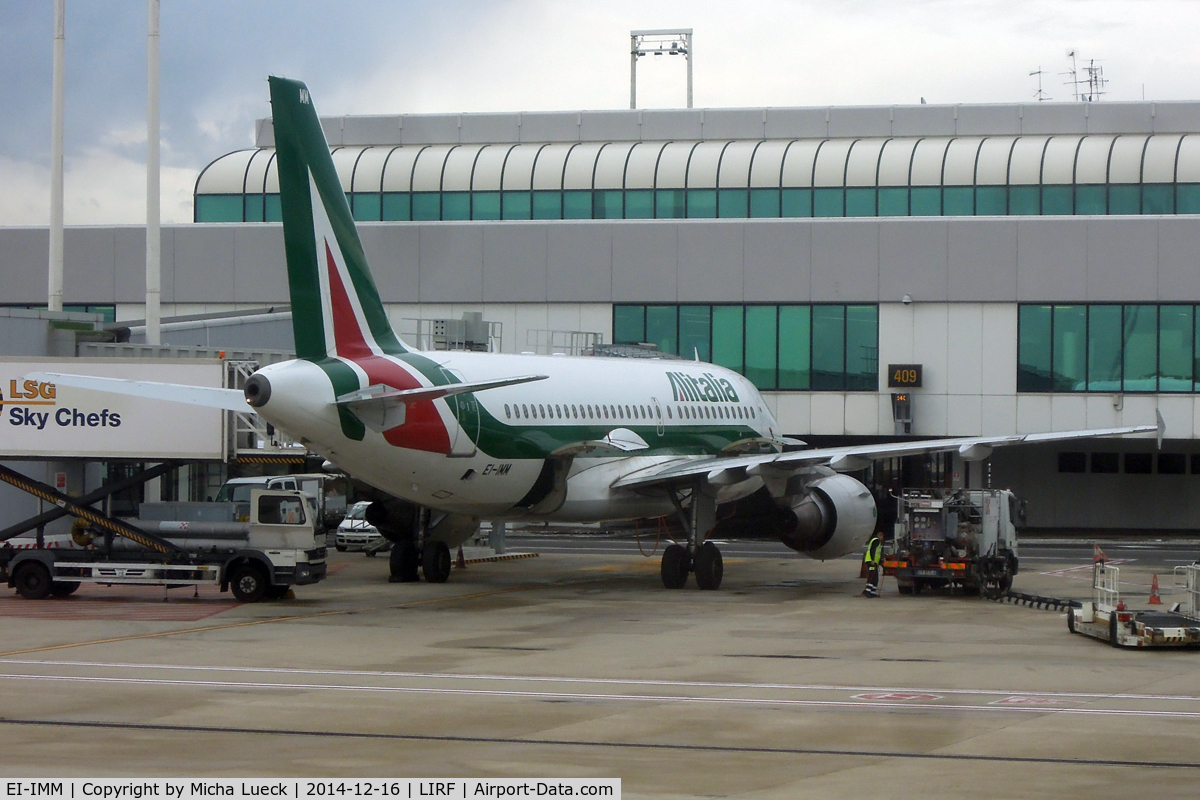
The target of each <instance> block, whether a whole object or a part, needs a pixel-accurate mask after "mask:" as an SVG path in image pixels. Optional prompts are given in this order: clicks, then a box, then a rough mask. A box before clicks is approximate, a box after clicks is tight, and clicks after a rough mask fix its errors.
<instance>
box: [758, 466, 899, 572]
mask: <svg viewBox="0 0 1200 800" xmlns="http://www.w3.org/2000/svg"><path fill="white" fill-rule="evenodd" d="M807 489H808V491H807V492H806V493H805V494H804V495H802V496H801V497H800V499H799V500H797V501H796V502H795V503H793V504H792V507H791V509H784V510H783V511H782V514H781V515H780V517H781V518H780V520H779V522H780V526H779V529H778V530H779V539H780V541H782V542H783V543H784V544H786V545H787V546H788V547H790V548H792V549H793V550H796V551H798V552H801V553H804V555H806V556H808V557H809V558H815V559H819V560H821V561H824V560H826V559H830V558H840V557H841V556H844V555H846V554H847V553H852V552H854V551H855V550H857V549H858V548H859V547H862V545H863V544H864V543H865V542H866V541H867V539H868V538H870V536H871V532H872V531H874V530H875V517H876V514H877V513H878V512H877V509H876V508H875V498H874V497H872V496H871V492H870V491H869V490H868V489H867V487H866V486H863V485H862V484H861V483H859V482H858V481H856V480H854V478H851V477H850V476H849V475H828V476H826V477H823V478H819V479H817V480H815V481H813V482H812V483H810V484H809V485H808V487H807Z"/></svg>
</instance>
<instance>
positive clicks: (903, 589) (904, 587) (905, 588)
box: [896, 583, 916, 597]
mask: <svg viewBox="0 0 1200 800" xmlns="http://www.w3.org/2000/svg"><path fill="white" fill-rule="evenodd" d="M896 588H897V589H899V590H900V594H906V595H909V596H910V597H911V596H912V595H914V594H916V591H914V590H915V587H914V586H913V585H912V584H911V583H897V584H896Z"/></svg>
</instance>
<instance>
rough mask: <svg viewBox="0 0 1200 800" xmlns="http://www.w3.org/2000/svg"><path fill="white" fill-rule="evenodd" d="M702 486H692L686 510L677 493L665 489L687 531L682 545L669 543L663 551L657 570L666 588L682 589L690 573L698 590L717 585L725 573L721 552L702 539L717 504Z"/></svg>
mask: <svg viewBox="0 0 1200 800" xmlns="http://www.w3.org/2000/svg"><path fill="white" fill-rule="evenodd" d="M702 489H703V486H702V485H700V484H696V486H695V487H694V488H693V489H692V502H691V504H690V505H689V507H688V508H687V509H686V510H685V509H684V508H683V504H682V502H681V501H680V499H679V494H678V492H677V491H676V490H675V489H669V490H668V491H669V492H670V496H671V502H672V503H674V504H675V511H676V513H677V514H678V515H679V519H680V520H681V521H682V522H683V524H684V530H686V531H687V532H688V543H687V546H686V547H685V546H684V545H681V544H670V545H667V548H666V549H665V550H663V554H662V565H661V568H660V571H661V573H662V582H663V586H665V587H667V588H668V589H682V588H683V587H684V586H685V585H686V584H687V579H688V575H690V574H694V575H695V576H696V585H697V586H699V587H700V588H701V589H719V588H720V587H721V578H722V577H724V574H725V567H724V562H723V561H722V559H721V551H720V550H719V549H718V548H717V546H716V545H715V544H713V543H712V542H706V541H704V537H705V536H706V535H708V533H710V532H711V531H712V529H713V527H714V526H715V525H716V518H717V503H716V498H715V497H710V496H708V495H707V494H705V493H704V492H703V491H702Z"/></svg>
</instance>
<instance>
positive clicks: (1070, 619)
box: [1067, 606, 1075, 633]
mask: <svg viewBox="0 0 1200 800" xmlns="http://www.w3.org/2000/svg"><path fill="white" fill-rule="evenodd" d="M1067 630H1069V631H1070V632H1071V633H1074V632H1075V607H1074V606H1072V607H1071V608H1068V609H1067Z"/></svg>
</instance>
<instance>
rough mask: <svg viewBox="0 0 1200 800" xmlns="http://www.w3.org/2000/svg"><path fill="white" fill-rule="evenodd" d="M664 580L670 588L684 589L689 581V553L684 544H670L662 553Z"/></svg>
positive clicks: (664, 583)
mask: <svg viewBox="0 0 1200 800" xmlns="http://www.w3.org/2000/svg"><path fill="white" fill-rule="evenodd" d="M661 573H662V582H663V586H665V587H667V588H668V589H682V588H683V585H684V584H685V583H687V577H688V554H687V550H685V549H683V545H678V544H670V545H667V548H666V549H665V550H663V554H662V568H661Z"/></svg>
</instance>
